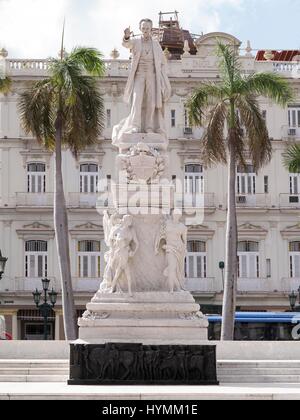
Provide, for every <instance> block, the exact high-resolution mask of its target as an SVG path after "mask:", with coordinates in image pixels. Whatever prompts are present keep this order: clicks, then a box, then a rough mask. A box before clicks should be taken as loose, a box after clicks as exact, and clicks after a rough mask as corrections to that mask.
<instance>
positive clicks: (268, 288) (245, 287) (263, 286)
mask: <svg viewBox="0 0 300 420" xmlns="http://www.w3.org/2000/svg"><path fill="white" fill-rule="evenodd" d="M237 291H238V292H241V293H247V292H248V293H255V292H259V293H264V292H272V291H274V287H273V286H272V279H271V278H254V279H250V278H239V279H238V284H237Z"/></svg>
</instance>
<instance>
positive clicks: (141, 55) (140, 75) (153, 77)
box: [112, 19, 171, 146]
mask: <svg viewBox="0 0 300 420" xmlns="http://www.w3.org/2000/svg"><path fill="white" fill-rule="evenodd" d="M140 30H141V32H142V37H141V38H131V32H130V28H127V29H125V31H124V38H123V46H124V47H126V48H129V49H130V50H131V51H132V66H131V71H130V75H129V78H128V81H127V85H126V88H125V94H124V100H125V102H126V103H128V104H131V112H130V115H129V117H128V118H126V119H124V120H122V121H121V123H120V124H119V125H118V126H115V127H114V130H113V136H112V137H113V144H114V145H116V146H118V144H119V143H120V141H121V139H122V135H123V134H133V133H158V134H161V135H163V136H164V137H166V129H165V123H164V104H165V103H166V102H167V101H168V100H169V98H170V96H171V85H170V82H169V79H168V76H167V72H166V61H165V60H166V58H165V56H164V54H163V51H162V48H161V46H160V44H159V42H158V41H157V40H155V39H153V38H152V36H151V32H152V21H151V20H150V19H143V20H142V21H141V22H140Z"/></svg>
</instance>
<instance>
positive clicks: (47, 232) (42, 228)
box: [17, 222, 54, 239]
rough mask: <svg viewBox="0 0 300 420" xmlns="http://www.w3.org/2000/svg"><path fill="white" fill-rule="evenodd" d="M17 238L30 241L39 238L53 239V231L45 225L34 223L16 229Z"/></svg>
mask: <svg viewBox="0 0 300 420" xmlns="http://www.w3.org/2000/svg"><path fill="white" fill-rule="evenodd" d="M17 235H18V236H19V238H23V239H30V238H37V237H40V238H42V239H49V238H54V229H53V228H52V227H51V226H49V225H46V224H43V223H40V222H34V223H31V224H29V225H24V226H23V228H22V229H17Z"/></svg>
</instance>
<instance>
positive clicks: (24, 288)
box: [0, 277, 101, 293]
mask: <svg viewBox="0 0 300 420" xmlns="http://www.w3.org/2000/svg"><path fill="white" fill-rule="evenodd" d="M48 278H49V279H50V288H51V289H52V287H53V288H54V289H55V290H56V291H57V292H61V284H60V280H59V279H57V278H54V277H48ZM4 280H5V282H4V281H3V284H1V285H0V286H1V288H0V290H1V291H2V292H4V291H9V292H33V291H34V290H35V289H38V290H42V282H41V278H40V277H39V278H29V277H16V278H14V279H8V278H4ZM100 282H101V279H99V278H76V277H73V278H72V285H73V290H74V292H87V293H95V292H96V291H97V290H98V289H99V286H100Z"/></svg>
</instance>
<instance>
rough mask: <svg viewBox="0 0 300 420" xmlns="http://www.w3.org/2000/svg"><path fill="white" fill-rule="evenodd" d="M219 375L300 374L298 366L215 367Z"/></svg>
mask: <svg viewBox="0 0 300 420" xmlns="http://www.w3.org/2000/svg"><path fill="white" fill-rule="evenodd" d="M217 371H218V374H219V375H223V376H225V375H237V376H242V375H244V376H245V375H257V376H258V375H296V376H297V375H299V376H300V368H297V369H295V368H284V369H283V368H269V369H268V368H244V367H239V368H233V369H229V368H218V369H217Z"/></svg>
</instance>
